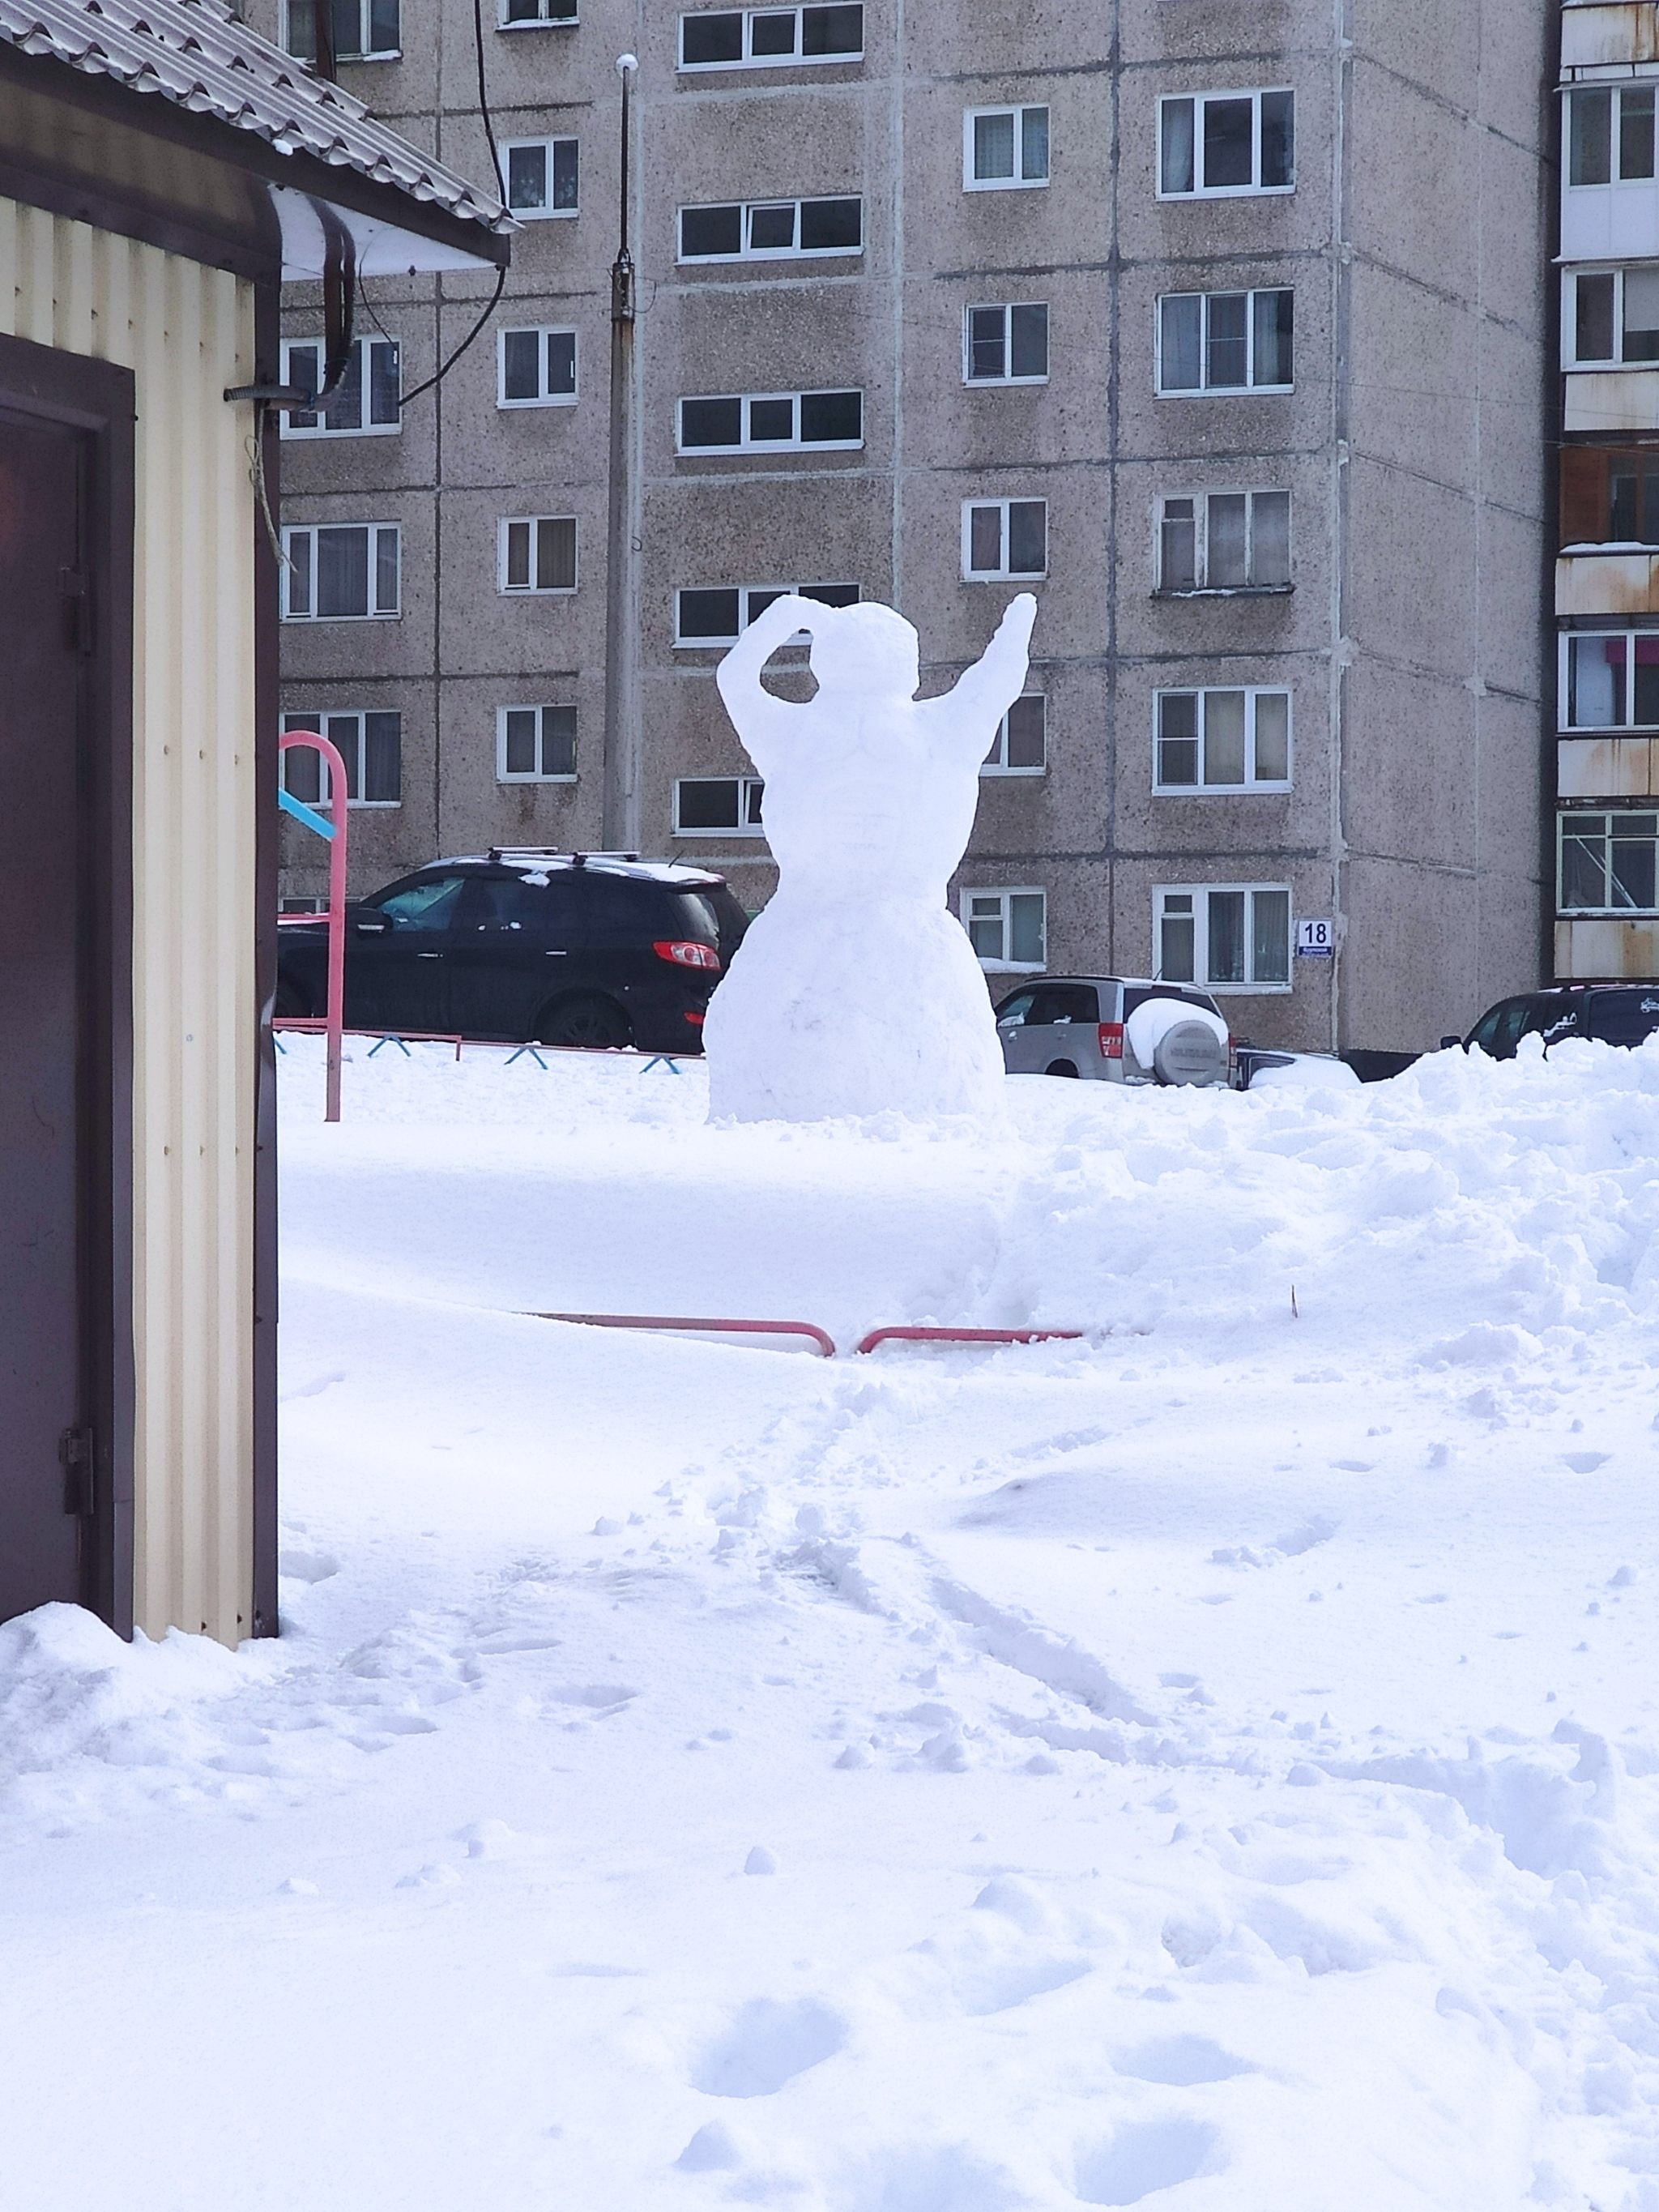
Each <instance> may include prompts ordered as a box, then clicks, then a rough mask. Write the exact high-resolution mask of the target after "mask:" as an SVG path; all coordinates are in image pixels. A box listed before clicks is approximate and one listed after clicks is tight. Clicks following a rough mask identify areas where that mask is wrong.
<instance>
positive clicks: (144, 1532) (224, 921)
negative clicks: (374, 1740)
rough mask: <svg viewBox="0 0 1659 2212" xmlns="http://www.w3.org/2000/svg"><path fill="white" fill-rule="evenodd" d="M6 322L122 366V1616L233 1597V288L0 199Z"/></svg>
mask: <svg viewBox="0 0 1659 2212" xmlns="http://www.w3.org/2000/svg"><path fill="white" fill-rule="evenodd" d="M0 331H6V332H8V333H9V335H11V336H14V337H22V338H29V339H33V341H34V343H36V344H39V345H50V346H57V347H59V348H61V349H63V350H64V351H66V352H69V353H79V354H88V355H91V356H94V358H95V359H98V360H100V361H111V362H119V363H121V364H123V365H124V366H125V367H128V368H131V370H132V371H133V374H134V376H135V378H136V380H137V410H138V421H137V548H136V560H135V563H134V587H135V596H136V605H135V607H134V611H133V613H134V695H135V696H134V732H133V748H134V759H133V902H134V913H133V1028H134V1072H133V1089H134V1097H133V1153H134V1158H133V1201H134V1214H135V1218H134V1224H133V1316H134V1321H133V1336H134V1346H133V1350H134V1356H135V1361H136V1365H137V1438H136V1454H135V1457H136V1497H135V1508H134V1525H135V1531H136V1533H135V1539H134V1570H133V1571H134V1583H135V1587H134V1592H133V1610H134V1616H135V1618H136V1619H137V1621H138V1623H139V1625H140V1626H142V1627H143V1628H144V1629H145V1630H146V1631H147V1632H149V1634H151V1635H159V1634H160V1633H161V1631H162V1630H163V1629H164V1628H167V1627H168V1626H173V1625H177V1626H179V1627H182V1628H187V1629H194V1630H201V1629H205V1630H207V1631H208V1632H209V1633H210V1634H211V1635H214V1636H216V1637H218V1638H221V1639H222V1641H223V1642H225V1643H227V1644H234V1643H236V1642H237V1641H238V1639H239V1638H241V1637H243V1636H246V1635H247V1634H248V1633H249V1632H250V1627H251V1623H252V1462H253V1418H252V1390H253V1371H252V1337H253V1257H252V1240H253V1109H254V1101H253V1084H254V1077H255V1072H256V1070H255V1061H254V1053H253V1040H254V1035H255V1025H256V1020H257V1007H256V1005H255V975H256V971H255V964H254V941H253V931H254V899H253V885H254V782H253V729H254V667H253V528H254V516H253V495H252V486H251V484H250V482H249V477H248V455H247V453H246V450H245V446H244V441H245V440H246V439H247V438H248V436H249V435H251V432H252V410H251V409H250V408H247V407H231V406H228V405H227V404H226V403H225V400H224V398H223V396H222V395H223V392H224V389H225V386H227V385H233V384H246V383H250V382H251V381H252V376H253V289H252V286H251V285H250V284H247V283H243V282H241V281H240V280H239V279H238V278H236V277H234V276H228V275H227V274H225V273H224V272H223V271H222V270H213V269H205V268H203V267H201V266H200V265H199V264H197V263H195V262H192V261H185V260H182V259H180V258H178V257H177V256H176V255H173V254H167V253H161V252H157V251H156V249H155V247H153V246H141V245H139V244H137V242H136V241H134V240H129V239H124V238H116V237H112V236H111V235H109V234H106V233H103V232H100V231H95V230H93V229H91V228H88V226H87V225H86V224H84V223H78V222H67V221H65V220H64V219H62V218H60V217H57V216H49V215H46V214H43V213H41V212H40V210H37V209H33V208H27V207H22V206H20V205H18V204H16V203H15V202H14V201H10V200H6V199H3V198H0Z"/></svg>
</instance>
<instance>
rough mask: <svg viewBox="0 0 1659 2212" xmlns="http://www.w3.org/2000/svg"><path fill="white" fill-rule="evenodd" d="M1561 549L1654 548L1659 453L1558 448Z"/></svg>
mask: <svg viewBox="0 0 1659 2212" xmlns="http://www.w3.org/2000/svg"><path fill="white" fill-rule="evenodd" d="M1561 543H1562V544H1563V545H1564V546H1571V545H1608V544H1612V545H1659V447H1644V448H1638V449H1637V450H1636V451H1633V452H1629V453H1620V452H1618V451H1616V450H1614V449H1613V448H1611V447H1606V446H1563V447H1562V448H1561Z"/></svg>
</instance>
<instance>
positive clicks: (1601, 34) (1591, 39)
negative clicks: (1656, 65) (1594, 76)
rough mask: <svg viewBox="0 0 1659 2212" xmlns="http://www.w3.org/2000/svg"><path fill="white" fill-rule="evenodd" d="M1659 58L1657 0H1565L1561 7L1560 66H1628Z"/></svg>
mask: <svg viewBox="0 0 1659 2212" xmlns="http://www.w3.org/2000/svg"><path fill="white" fill-rule="evenodd" d="M1652 61H1659V7H1656V5H1655V0H1622V4H1620V5H1613V6H1610V5H1608V4H1607V0H1565V5H1564V6H1563V8H1562V9H1561V68H1562V70H1563V73H1564V74H1565V71H1567V70H1601V69H1617V68H1620V67H1621V66H1622V67H1625V68H1629V67H1630V66H1631V64H1632V63H1635V62H1652Z"/></svg>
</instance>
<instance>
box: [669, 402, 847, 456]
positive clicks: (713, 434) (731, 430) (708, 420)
mask: <svg viewBox="0 0 1659 2212" xmlns="http://www.w3.org/2000/svg"><path fill="white" fill-rule="evenodd" d="M863 443H864V394H863V393H862V392H775V393H768V394H763V395H761V396H758V397H755V398H750V397H746V396H745V397H744V398H735V399H682V400H681V402H680V442H679V450H680V451H681V453H778V452H781V451H783V450H786V449H787V448H790V447H799V446H842V447H846V446H861V445H862V444H863Z"/></svg>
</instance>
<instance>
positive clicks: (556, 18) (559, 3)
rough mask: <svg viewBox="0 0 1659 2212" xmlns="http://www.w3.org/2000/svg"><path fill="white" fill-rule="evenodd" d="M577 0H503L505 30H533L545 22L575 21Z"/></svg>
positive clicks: (502, 12) (502, 24) (502, 11)
mask: <svg viewBox="0 0 1659 2212" xmlns="http://www.w3.org/2000/svg"><path fill="white" fill-rule="evenodd" d="M574 21H576V0H501V28H502V30H504V31H533V30H534V29H536V27H538V25H539V24H543V23H574Z"/></svg>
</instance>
